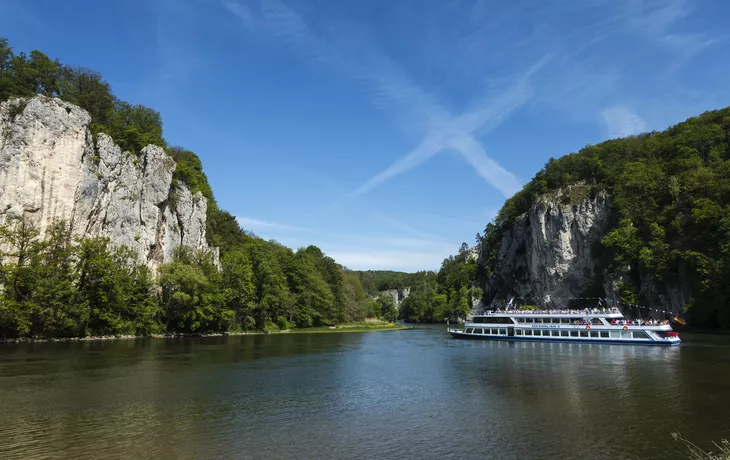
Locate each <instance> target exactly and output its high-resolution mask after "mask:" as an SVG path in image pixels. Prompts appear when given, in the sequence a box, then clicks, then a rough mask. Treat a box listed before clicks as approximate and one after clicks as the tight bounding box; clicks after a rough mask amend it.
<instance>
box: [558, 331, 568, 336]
mask: <svg viewBox="0 0 730 460" xmlns="http://www.w3.org/2000/svg"><path fill="white" fill-rule="evenodd" d="M560 337H568V331H560Z"/></svg>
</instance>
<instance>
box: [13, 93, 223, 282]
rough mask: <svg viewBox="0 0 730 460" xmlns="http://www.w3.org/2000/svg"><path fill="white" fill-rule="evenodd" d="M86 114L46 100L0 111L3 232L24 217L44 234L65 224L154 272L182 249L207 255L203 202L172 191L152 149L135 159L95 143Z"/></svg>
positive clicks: (162, 157) (164, 162) (106, 141)
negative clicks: (104, 240)
mask: <svg viewBox="0 0 730 460" xmlns="http://www.w3.org/2000/svg"><path fill="white" fill-rule="evenodd" d="M90 121H91V118H90V116H89V114H88V113H87V112H86V111H84V110H83V109H81V108H79V107H77V106H75V105H73V104H69V103H67V102H64V101H61V100H59V99H50V98H45V97H36V98H33V99H29V100H22V99H15V100H11V101H7V102H4V103H2V104H1V105H0V225H3V224H5V223H7V222H8V220H9V219H12V218H14V217H23V218H26V219H28V220H30V221H32V222H33V223H34V224H35V225H37V227H38V229H39V230H40V231H41V234H43V233H45V231H46V230H47V229H48V227H49V226H50V225H52V224H53V222H55V221H60V220H64V221H66V222H68V223H69V225H70V226H71V230H72V231H73V232H74V233H75V234H77V235H82V236H104V237H108V238H109V239H110V241H111V242H112V244H114V245H125V246H128V247H129V248H132V249H133V250H134V251H135V252H136V253H137V255H138V258H139V260H140V261H142V262H144V263H146V264H147V265H148V266H150V267H151V268H155V267H156V266H157V265H159V264H160V263H162V262H168V261H170V260H171V259H172V254H173V251H174V250H175V248H176V247H177V246H179V245H181V244H182V245H187V246H190V247H193V248H196V249H203V250H210V251H211V252H212V253H213V255H214V257H215V258H216V261H217V249H215V248H209V247H208V244H207V242H206V236H205V221H206V210H207V200H206V199H205V197H203V196H202V195H201V194H200V192H197V193H195V194H193V193H191V191H190V189H189V188H188V187H187V186H186V185H184V184H173V180H172V176H173V173H174V171H175V161H174V160H173V159H172V158H171V157H170V156H169V155H167V153H165V151H164V150H163V149H162V148H160V147H156V146H153V145H149V146H147V147H145V148H144V149H143V150H142V152H141V153H140V155H139V156H137V155H135V154H132V153H130V152H122V150H121V149H120V148H119V147H118V146H117V145H116V144H114V141H113V140H112V139H111V138H110V137H109V136H107V135H105V134H99V135H98V136H97V139H96V141H94V138H93V137H92V135H91V132H90V131H89V123H90Z"/></svg>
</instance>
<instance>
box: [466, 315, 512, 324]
mask: <svg viewBox="0 0 730 460" xmlns="http://www.w3.org/2000/svg"><path fill="white" fill-rule="evenodd" d="M473 322H474V323H485V324H514V323H513V322H512V319H511V318H501V317H496V318H493V317H485V316H477V317H476V318H474V321H473Z"/></svg>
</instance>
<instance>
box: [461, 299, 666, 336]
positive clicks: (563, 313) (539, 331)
mask: <svg viewBox="0 0 730 460" xmlns="http://www.w3.org/2000/svg"><path fill="white" fill-rule="evenodd" d="M448 331H449V333H450V334H451V335H452V336H453V337H455V338H457V339H482V340H484V339H486V340H546V341H564V342H596V343H620V344H643V345H679V343H680V339H679V335H678V334H677V333H676V332H674V331H673V330H672V326H671V324H670V323H669V321H666V320H664V321H659V320H627V319H626V318H624V315H623V314H622V313H621V312H620V311H619V309H618V308H616V307H613V308H601V309H592V310H513V311H499V310H497V311H492V312H487V313H485V314H482V315H474V317H473V318H472V320H471V321H467V322H466V324H465V325H464V329H448Z"/></svg>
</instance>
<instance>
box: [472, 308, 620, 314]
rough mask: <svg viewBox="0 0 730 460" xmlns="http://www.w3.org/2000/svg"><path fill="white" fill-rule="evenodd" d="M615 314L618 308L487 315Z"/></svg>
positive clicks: (491, 312)
mask: <svg viewBox="0 0 730 460" xmlns="http://www.w3.org/2000/svg"><path fill="white" fill-rule="evenodd" d="M505 313H507V314H510V315H617V314H621V312H620V311H619V309H618V308H616V307H613V308H588V309H584V310H569V309H559V310H500V309H497V310H491V311H488V312H487V315H504V314H505Z"/></svg>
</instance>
